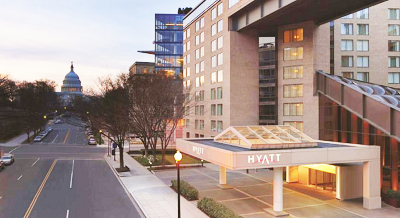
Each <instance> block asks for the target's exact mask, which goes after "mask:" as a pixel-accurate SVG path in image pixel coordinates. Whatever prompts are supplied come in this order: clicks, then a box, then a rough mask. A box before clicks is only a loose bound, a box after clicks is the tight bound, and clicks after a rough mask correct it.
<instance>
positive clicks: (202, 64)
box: [200, 61, 204, 72]
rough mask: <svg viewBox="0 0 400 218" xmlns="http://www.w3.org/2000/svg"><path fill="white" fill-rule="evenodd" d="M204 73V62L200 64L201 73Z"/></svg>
mask: <svg viewBox="0 0 400 218" xmlns="http://www.w3.org/2000/svg"><path fill="white" fill-rule="evenodd" d="M203 71H204V61H202V62H200V72H203Z"/></svg>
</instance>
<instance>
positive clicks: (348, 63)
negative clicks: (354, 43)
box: [342, 56, 353, 67]
mask: <svg viewBox="0 0 400 218" xmlns="http://www.w3.org/2000/svg"><path fill="white" fill-rule="evenodd" d="M342 67H353V56H342Z"/></svg>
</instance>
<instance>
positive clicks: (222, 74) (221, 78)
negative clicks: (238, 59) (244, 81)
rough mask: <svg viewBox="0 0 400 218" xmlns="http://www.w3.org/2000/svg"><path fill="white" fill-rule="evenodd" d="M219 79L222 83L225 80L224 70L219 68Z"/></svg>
mask: <svg viewBox="0 0 400 218" xmlns="http://www.w3.org/2000/svg"><path fill="white" fill-rule="evenodd" d="M217 81H218V82H219V83H220V82H222V81H224V72H223V71H222V70H218V79H217Z"/></svg>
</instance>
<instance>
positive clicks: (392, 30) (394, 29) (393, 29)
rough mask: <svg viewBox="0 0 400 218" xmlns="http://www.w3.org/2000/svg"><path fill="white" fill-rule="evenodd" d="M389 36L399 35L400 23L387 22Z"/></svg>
mask: <svg viewBox="0 0 400 218" xmlns="http://www.w3.org/2000/svg"><path fill="white" fill-rule="evenodd" d="M388 28H389V29H388V33H389V36H399V35H400V25H397V24H396V25H394V24H389V27H388Z"/></svg>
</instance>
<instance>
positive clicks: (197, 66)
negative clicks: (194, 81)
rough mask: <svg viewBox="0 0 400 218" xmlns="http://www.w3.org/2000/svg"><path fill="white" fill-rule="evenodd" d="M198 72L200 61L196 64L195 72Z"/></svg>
mask: <svg viewBox="0 0 400 218" xmlns="http://www.w3.org/2000/svg"><path fill="white" fill-rule="evenodd" d="M198 73H200V63H197V64H196V74H198Z"/></svg>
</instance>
